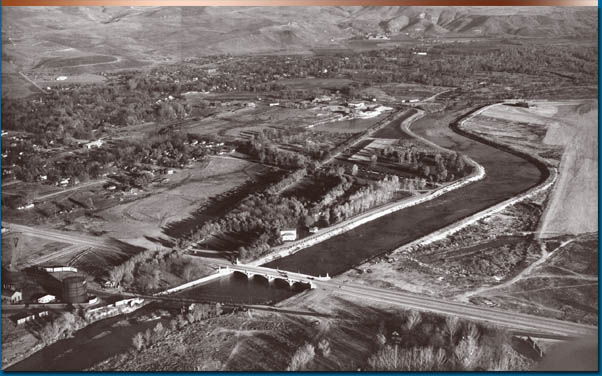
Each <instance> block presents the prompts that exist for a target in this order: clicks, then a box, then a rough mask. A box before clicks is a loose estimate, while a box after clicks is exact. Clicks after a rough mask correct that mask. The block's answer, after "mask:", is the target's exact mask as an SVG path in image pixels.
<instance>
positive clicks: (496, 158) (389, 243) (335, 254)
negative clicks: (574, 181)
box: [7, 115, 542, 371]
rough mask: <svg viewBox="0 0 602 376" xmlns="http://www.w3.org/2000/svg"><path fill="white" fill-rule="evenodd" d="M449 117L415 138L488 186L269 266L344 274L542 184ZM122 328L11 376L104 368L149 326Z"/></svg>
mask: <svg viewBox="0 0 602 376" xmlns="http://www.w3.org/2000/svg"><path fill="white" fill-rule="evenodd" d="M442 116H443V115H429V116H425V117H424V118H422V119H419V120H418V121H416V122H415V123H414V125H413V126H412V130H413V131H414V132H415V133H417V134H419V135H421V136H423V137H425V138H427V139H429V140H431V141H433V142H435V143H437V144H439V145H441V146H444V147H446V148H450V149H454V150H457V151H459V152H461V153H464V154H466V155H468V156H469V157H471V158H472V159H474V160H475V161H477V162H478V163H480V164H481V165H482V166H483V167H484V168H485V171H486V172H487V176H486V177H485V178H484V179H483V180H480V181H478V182H475V183H472V184H470V185H468V186H466V187H463V188H461V189H458V190H455V191H452V192H450V193H447V194H445V195H443V196H440V197H437V198H435V199H433V200H431V201H428V202H425V203H423V204H420V205H416V206H413V207H410V208H406V209H403V210H400V211H398V212H395V213H393V214H390V215H387V216H384V217H381V218H379V219H376V220H374V221H372V222H369V223H367V224H364V225H362V226H359V227H356V228H355V229H353V230H351V231H349V232H347V233H345V234H342V235H339V236H336V237H333V238H330V239H328V240H326V241H324V242H322V243H319V244H317V245H315V246H312V247H309V248H307V249H304V250H302V251H300V252H298V253H296V254H294V255H291V256H288V257H285V258H282V259H279V260H276V261H273V262H270V263H268V264H266V266H269V267H273V268H276V267H278V268H280V269H281V270H289V271H294V272H297V271H299V272H302V273H306V274H311V275H316V276H317V275H320V274H321V275H325V274H326V273H329V274H330V275H331V276H332V275H336V274H340V273H343V272H345V271H346V270H349V269H350V268H352V267H354V266H356V265H358V264H360V263H362V261H363V260H366V259H367V258H370V257H373V256H375V255H378V254H381V253H384V252H387V251H390V250H392V249H394V248H397V247H399V246H401V245H403V244H405V243H408V242H410V241H413V240H415V239H417V238H419V237H422V236H424V235H427V234H429V233H431V232H433V231H435V230H437V229H439V228H442V227H444V226H446V225H449V224H451V223H454V222H456V221H458V220H459V219H462V218H464V217H466V216H469V215H471V214H474V213H476V212H479V211H481V210H483V209H485V208H487V207H489V206H492V205H494V204H496V203H498V202H501V201H503V200H506V199H508V198H510V197H513V196H515V195H517V194H519V193H520V192H523V191H525V190H527V189H529V188H531V187H533V186H534V185H536V184H538V183H539V182H540V181H541V180H542V174H541V172H540V170H539V169H538V168H537V166H535V165H534V164H533V163H531V162H529V161H527V160H525V159H523V158H521V157H519V156H516V155H513V154H510V153H508V152H505V151H502V150H499V149H497V148H494V147H492V146H488V145H485V144H483V143H480V142H478V141H475V140H472V139H469V138H466V137H464V136H461V135H459V134H457V133H455V132H454V131H453V130H452V129H451V128H450V127H449V126H448V123H449V122H450V121H451V119H452V118H451V117H450V116H449V115H448V116H446V117H442ZM397 122H399V120H398V121H397ZM298 291H299V287H293V288H290V287H289V286H288V285H287V284H280V283H278V282H275V283H274V282H272V283H271V284H270V283H268V282H267V281H265V280H264V279H262V278H254V279H252V280H247V279H246V277H245V276H243V275H240V274H238V273H234V274H232V275H230V276H227V277H224V278H221V279H219V280H217V281H215V282H211V283H208V284H206V285H202V286H199V287H196V288H193V289H190V290H187V291H184V292H182V293H180V294H181V295H183V296H186V297H213V298H216V299H218V300H222V301H230V302H231V301H236V302H241V303H269V302H276V301H280V300H283V299H286V298H288V297H290V296H292V295H294V294H296V293H297V292H298ZM134 315H135V314H134ZM116 321H118V320H117V319H108V320H103V321H101V322H99V323H96V324H93V325H91V326H90V327H88V328H86V329H83V330H82V331H79V332H78V333H76V335H75V338H73V339H71V340H64V341H59V342H58V343H56V344H54V345H51V346H49V347H48V348H46V349H44V350H42V351H40V352H38V353H36V354H34V355H32V356H30V357H29V358H27V359H25V360H23V361H21V362H19V363H17V364H16V365H15V366H13V367H9V368H8V369H7V370H8V371H13V370H30V371H34V370H66V369H67V367H68V369H75V368H72V363H71V362H72V361H73V362H74V363H73V364H77V365H78V366H80V367H89V366H91V365H93V364H94V363H95V362H97V361H99V360H102V359H106V358H108V357H109V356H112V355H115V354H118V353H122V352H124V351H125V350H126V349H127V348H128V347H129V346H130V343H131V342H130V341H131V339H129V338H131V336H132V335H133V333H135V332H137V331H140V330H143V329H145V327H147V326H148V324H146V323H139V324H137V325H133V327H132V326H130V327H128V329H127V330H124V329H123V328H121V329H117V328H115V327H114V326H113V325H114V324H115V322H116ZM103 330H104V331H109V332H110V333H111V334H110V335H106V336H103V337H102V338H99V339H96V340H94V339H93V337H95V336H96V335H98V334H99V333H101V332H102V331H103ZM113 334H115V335H113ZM126 334H127V335H126ZM124 336H126V337H128V338H127V339H126V338H125V337H124ZM65 351H66V352H67V353H66V354H64V352H65ZM90 351H93V352H94V354H93V355H94V356H92V357H91V358H88V357H89V356H90ZM67 360H69V361H67ZM80 369H81V368H80Z"/></svg>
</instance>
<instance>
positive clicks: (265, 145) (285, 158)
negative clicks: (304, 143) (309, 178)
mask: <svg viewBox="0 0 602 376" xmlns="http://www.w3.org/2000/svg"><path fill="white" fill-rule="evenodd" d="M239 151H241V152H243V153H246V154H249V155H250V156H252V157H253V158H256V159H258V160H259V161H261V162H262V163H266V164H270V165H274V166H279V167H283V168H302V167H307V166H308V164H309V159H308V158H307V157H306V156H304V155H303V154H300V153H295V152H292V151H288V150H283V149H281V148H279V147H278V145H276V144H274V143H272V142H271V141H269V140H267V139H261V138H260V139H252V140H249V141H246V142H244V143H243V144H242V145H241V147H239Z"/></svg>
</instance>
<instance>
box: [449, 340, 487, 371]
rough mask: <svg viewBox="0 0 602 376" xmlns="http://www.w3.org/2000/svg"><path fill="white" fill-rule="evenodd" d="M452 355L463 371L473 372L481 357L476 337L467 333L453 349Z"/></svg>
mask: <svg viewBox="0 0 602 376" xmlns="http://www.w3.org/2000/svg"><path fill="white" fill-rule="evenodd" d="M454 353H455V354H456V357H457V358H458V361H459V363H460V364H461V365H462V366H463V367H464V369H465V370H468V371H470V370H473V369H474V367H475V366H476V365H477V362H478V361H479V358H480V357H481V348H480V347H479V339H478V336H475V335H471V334H470V333H469V334H467V335H465V336H464V337H462V339H461V340H460V342H459V343H458V345H457V346H456V348H455V349H454Z"/></svg>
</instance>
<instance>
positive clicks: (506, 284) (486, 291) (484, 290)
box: [456, 238, 575, 302]
mask: <svg viewBox="0 0 602 376" xmlns="http://www.w3.org/2000/svg"><path fill="white" fill-rule="evenodd" d="M574 240H575V239H574V238H573V239H569V240H566V241H564V242H563V243H561V244H560V245H559V246H558V247H556V249H554V250H553V251H551V252H548V250H547V249H546V247H545V245H543V244H542V247H541V257H540V258H539V259H538V260H536V261H535V262H534V263H532V264H531V265H529V266H528V267H526V268H525V269H524V270H523V271H521V272H520V273H519V274H517V275H516V276H515V277H514V278H511V279H509V280H507V281H506V282H504V283H502V284H499V285H496V286H487V287H480V288H478V289H476V290H474V291H469V292H467V293H464V294H461V295H458V296H456V300H459V301H462V302H467V301H468V299H469V298H471V297H473V296H475V295H488V294H489V293H490V292H491V291H494V290H500V289H504V288H507V287H509V286H511V285H513V284H515V283H516V282H518V281H521V280H523V279H526V276H528V275H529V274H531V272H532V271H533V270H534V269H535V268H537V267H538V266H539V265H541V264H543V263H544V262H546V261H547V260H548V259H549V258H550V257H551V256H552V255H553V254H555V253H556V252H557V251H558V250H560V249H561V248H563V247H565V246H567V245H569V244H570V243H572V242H573V241H574Z"/></svg>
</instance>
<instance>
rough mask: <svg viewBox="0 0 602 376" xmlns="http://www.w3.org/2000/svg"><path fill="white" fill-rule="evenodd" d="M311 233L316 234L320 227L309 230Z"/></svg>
mask: <svg viewBox="0 0 602 376" xmlns="http://www.w3.org/2000/svg"><path fill="white" fill-rule="evenodd" d="M309 232H310V233H311V234H315V233H316V232H318V226H312V227H310V228H309Z"/></svg>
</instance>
